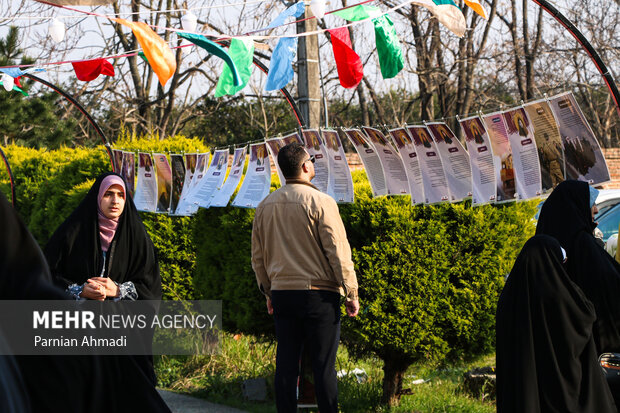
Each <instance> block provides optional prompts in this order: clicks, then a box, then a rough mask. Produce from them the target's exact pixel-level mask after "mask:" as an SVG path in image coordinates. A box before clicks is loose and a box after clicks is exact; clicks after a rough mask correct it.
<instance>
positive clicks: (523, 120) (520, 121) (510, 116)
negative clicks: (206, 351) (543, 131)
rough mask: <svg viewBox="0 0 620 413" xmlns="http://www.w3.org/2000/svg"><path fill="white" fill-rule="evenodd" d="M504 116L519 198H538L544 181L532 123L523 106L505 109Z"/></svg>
mask: <svg viewBox="0 0 620 413" xmlns="http://www.w3.org/2000/svg"><path fill="white" fill-rule="evenodd" d="M503 118H504V123H505V124H506V132H507V133H508V141H509V142H510V148H511V149H512V156H513V162H514V169H515V175H516V178H517V199H519V200H524V199H531V198H536V197H538V196H540V195H542V181H541V179H540V164H539V162H538V149H537V148H536V141H535V139H534V130H533V127H532V123H531V122H530V120H529V118H528V116H527V113H525V110H524V109H523V108H515V109H511V110H507V111H504V113H503Z"/></svg>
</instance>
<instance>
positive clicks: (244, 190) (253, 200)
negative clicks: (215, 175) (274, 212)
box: [232, 143, 271, 208]
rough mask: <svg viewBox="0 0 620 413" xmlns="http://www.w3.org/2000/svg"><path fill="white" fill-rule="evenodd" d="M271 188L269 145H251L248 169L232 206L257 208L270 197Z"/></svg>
mask: <svg viewBox="0 0 620 413" xmlns="http://www.w3.org/2000/svg"><path fill="white" fill-rule="evenodd" d="M270 187H271V166H270V165H269V154H268V152H267V145H266V144H264V143H257V144H254V145H250V160H249V162H248V168H247V171H246V173H245V178H243V183H242V184H241V188H239V192H237V196H236V197H235V199H234V200H233V202H232V206H236V207H241V208H256V207H257V206H258V204H259V203H260V202H261V201H262V200H263V199H265V197H266V196H267V195H269V189H270Z"/></svg>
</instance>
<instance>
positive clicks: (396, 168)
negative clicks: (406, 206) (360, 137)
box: [362, 126, 409, 195]
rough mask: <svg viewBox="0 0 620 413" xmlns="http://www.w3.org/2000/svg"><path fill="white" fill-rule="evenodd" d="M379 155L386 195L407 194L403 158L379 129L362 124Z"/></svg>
mask: <svg viewBox="0 0 620 413" xmlns="http://www.w3.org/2000/svg"><path fill="white" fill-rule="evenodd" d="M362 129H363V130H364V132H365V133H366V135H367V136H368V138H369V139H370V142H372V144H373V146H374V147H375V149H376V151H377V155H379V160H380V161H381V165H382V167H383V173H384V176H385V182H386V185H387V193H388V195H407V194H409V181H407V172H406V171H405V167H404V166H403V160H402V159H401V158H400V156H398V154H397V153H396V151H395V150H394V147H393V146H392V145H391V144H390V142H389V140H388V138H386V136H385V135H384V134H383V132H381V131H380V130H379V129H375V128H370V127H366V126H364V127H363V128H362Z"/></svg>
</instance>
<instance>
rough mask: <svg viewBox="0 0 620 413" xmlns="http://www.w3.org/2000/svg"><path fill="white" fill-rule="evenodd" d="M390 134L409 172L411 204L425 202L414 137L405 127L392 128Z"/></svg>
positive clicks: (406, 170)
mask: <svg viewBox="0 0 620 413" xmlns="http://www.w3.org/2000/svg"><path fill="white" fill-rule="evenodd" d="M390 136H391V137H392V141H393V142H394V146H396V149H397V150H398V153H399V154H400V157H401V159H402V161H403V166H404V167H405V172H406V173H407V181H408V183H409V193H410V194H411V205H416V204H420V203H423V202H424V183H423V182H422V171H421V170H420V162H419V159H418V154H417V152H416V150H415V144H414V143H413V139H412V138H411V136H410V135H409V132H407V129H405V128H395V129H391V130H390Z"/></svg>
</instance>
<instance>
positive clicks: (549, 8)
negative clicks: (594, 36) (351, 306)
mask: <svg viewBox="0 0 620 413" xmlns="http://www.w3.org/2000/svg"><path fill="white" fill-rule="evenodd" d="M532 1H533V2H534V3H536V4H538V5H539V6H540V7H541V8H542V9H543V10H544V11H546V12H547V13H549V14H550V15H551V16H553V17H554V18H555V19H556V20H557V21H558V22H559V23H560V24H561V25H562V26H564V28H565V29H566V30H568V32H569V33H570V34H571V35H573V37H574V38H575V39H576V40H577V42H578V43H579V44H580V45H581V47H583V48H584V49H585V51H586V52H587V53H588V55H589V56H590V58H591V59H592V61H593V62H594V65H595V66H596V68H597V69H598V71H599V72H600V73H601V76H603V80H604V81H605V84H606V85H607V88H608V89H609V92H610V93H611V97H612V98H613V100H614V102H615V104H616V111H617V112H618V115H619V116H620V92H618V86H617V85H616V82H615V81H614V78H613V77H612V75H611V72H610V71H609V69H607V66H605V63H604V62H603V60H602V59H601V57H600V56H599V55H598V53H597V52H596V50H594V48H593V47H592V45H591V44H590V42H589V41H588V40H587V39H586V38H585V36H584V35H583V34H582V33H581V32H580V31H579V30H578V29H577V27H575V25H574V24H573V23H572V22H571V21H570V20H568V19H567V18H566V17H565V16H564V15H563V14H562V13H560V11H559V10H558V9H556V8H555V7H553V5H551V4H549V2H547V0H532Z"/></svg>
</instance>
